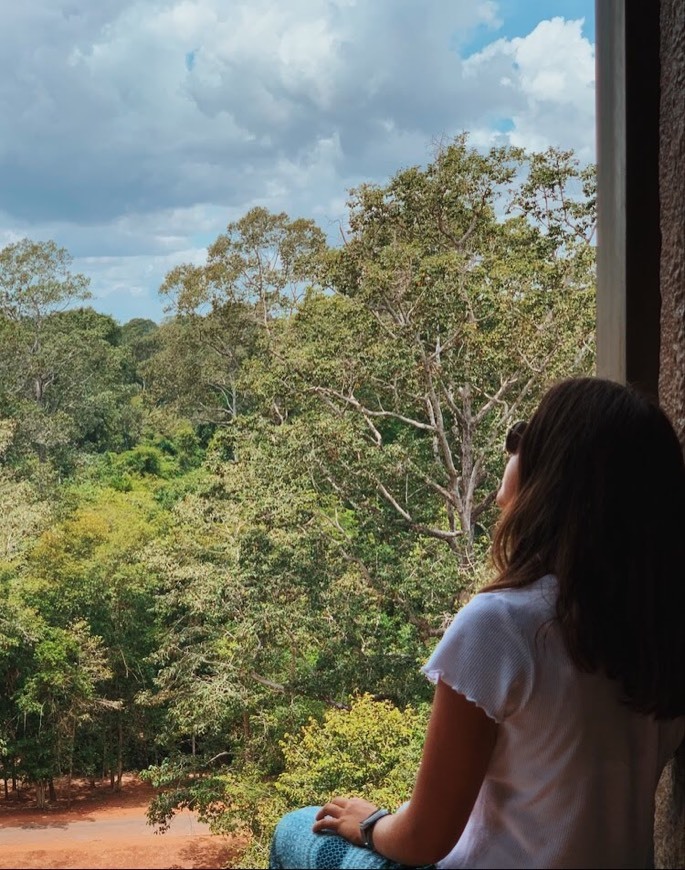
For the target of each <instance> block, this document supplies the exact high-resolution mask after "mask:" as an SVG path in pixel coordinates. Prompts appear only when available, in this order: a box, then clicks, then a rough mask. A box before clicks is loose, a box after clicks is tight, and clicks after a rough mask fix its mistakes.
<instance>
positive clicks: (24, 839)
mask: <svg viewBox="0 0 685 870" xmlns="http://www.w3.org/2000/svg"><path fill="white" fill-rule="evenodd" d="M151 796H152V789H150V788H149V786H147V785H145V784H144V783H141V782H139V781H137V780H135V779H134V778H132V777H129V778H127V780H126V781H125V783H124V788H123V790H122V792H121V793H120V794H112V793H111V792H110V791H109V789H107V788H106V787H103V788H100V789H95V790H90V789H87V788H81V789H79V790H78V792H77V796H76V800H75V801H74V805H73V807H72V808H71V809H70V810H69V811H66V810H65V809H64V808H63V807H62V806H59V805H58V806H57V807H56V808H53V809H48V810H37V809H36V808H35V807H33V806H31V805H24V806H21V807H16V806H14V805H11V804H9V803H7V802H5V801H1V802H0V868H3V870H20V868H41V870H42V868H60V870H71V868H74V870H76V868H84V870H85V868H94V870H95V868H117V870H118V868H130V870H144V868H160V870H170V868H179V870H180V868H220V867H223V866H224V865H225V864H226V862H227V861H228V860H229V859H230V858H231V855H232V853H233V851H234V849H233V847H232V846H231V844H230V842H229V841H228V840H226V839H224V838H222V837H214V836H212V835H211V834H209V831H208V828H207V826H206V825H201V824H200V823H199V822H198V821H197V820H196V819H195V818H194V816H193V815H192V814H191V813H188V812H183V813H180V814H179V815H178V816H176V818H174V820H173V821H172V824H171V827H170V829H169V831H167V832H166V833H165V834H155V832H154V830H153V829H152V828H151V827H150V826H149V825H147V823H146V819H145V810H146V809H147V804H148V802H149V800H150V798H151Z"/></svg>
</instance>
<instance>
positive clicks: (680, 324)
mask: <svg viewBox="0 0 685 870" xmlns="http://www.w3.org/2000/svg"><path fill="white" fill-rule="evenodd" d="M659 140H660V142H659V198H660V213H661V217H660V223H661V270H660V271H661V359H660V366H659V399H660V402H661V404H662V406H663V407H664V409H665V410H666V411H667V413H668V414H669V416H670V418H671V420H672V422H673V424H674V426H675V428H676V431H677V432H678V435H679V437H680V441H681V443H682V444H683V448H684V449H685V4H684V3H683V2H682V0H661V106H660V121H659ZM684 620H685V615H684ZM684 630H685V628H684ZM655 853H656V854H655V858H656V866H657V867H685V747H681V749H680V750H679V752H678V755H677V756H676V759H675V761H674V762H672V763H671V764H670V765H669V767H668V768H667V769H666V771H665V772H664V776H663V777H662V779H661V782H660V783H659V789H658V791H657V812H656V823H655Z"/></svg>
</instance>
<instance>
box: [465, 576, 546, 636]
mask: <svg viewBox="0 0 685 870" xmlns="http://www.w3.org/2000/svg"><path fill="white" fill-rule="evenodd" d="M558 591H559V585H558V582H557V578H556V577H555V576H554V575H553V574H545V576H544V577H540V579H539V580H536V581H535V582H534V583H529V584H528V585H527V586H519V587H513V588H511V587H508V588H503V589H493V590H490V591H487V592H478V593H476V595H474V596H473V598H472V599H471V600H470V601H469V602H468V604H466V605H465V606H464V607H463V608H462V609H461V610H460V611H459V613H458V614H457V618H459V617H461V619H462V620H463V619H465V618H469V619H471V618H484V617H486V616H487V615H492V617H494V618H498V617H499V618H500V619H506V620H512V621H514V622H516V623H522V625H526V626H527V625H529V624H530V623H538V622H539V621H540V620H542V621H545V620H548V619H552V618H553V617H554V614H555V611H556V602H557V595H558Z"/></svg>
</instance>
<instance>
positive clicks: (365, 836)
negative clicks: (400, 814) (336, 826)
mask: <svg viewBox="0 0 685 870" xmlns="http://www.w3.org/2000/svg"><path fill="white" fill-rule="evenodd" d="M389 815H390V810H376V812H375V813H371V815H370V816H367V817H366V818H365V819H362V821H361V822H359V830H360V831H361V835H362V840H363V841H364V845H365V846H366V848H367V849H373V828H374V825H375V824H376V822H378V821H380V820H381V819H382V818H383V816H389Z"/></svg>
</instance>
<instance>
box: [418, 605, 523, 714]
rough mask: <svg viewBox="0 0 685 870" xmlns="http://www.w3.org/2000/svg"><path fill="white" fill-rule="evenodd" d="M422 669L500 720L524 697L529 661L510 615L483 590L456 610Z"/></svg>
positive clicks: (509, 609)
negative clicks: (450, 622) (454, 615)
mask: <svg viewBox="0 0 685 870" xmlns="http://www.w3.org/2000/svg"><path fill="white" fill-rule="evenodd" d="M422 671H423V673H424V674H425V675H426V676H427V677H428V679H429V680H431V682H433V683H437V682H438V680H439V679H442V681H443V682H444V683H447V685H448V686H451V688H453V689H454V690H455V691H456V692H459V693H460V694H462V695H464V696H465V697H466V698H468V700H469V701H472V702H474V703H475V704H477V705H478V706H479V707H481V709H483V710H484V711H485V712H486V713H487V715H488V716H489V717H490V718H491V719H494V720H495V722H504V720H505V719H507V718H508V717H509V716H511V715H513V714H514V713H516V712H517V711H518V710H519V709H521V707H522V706H523V705H524V704H525V702H526V701H527V699H528V697H529V696H530V692H531V689H532V685H533V678H534V660H533V655H532V652H531V650H530V647H529V645H528V643H527V642H526V639H525V637H524V636H523V634H522V632H521V630H520V628H519V626H518V625H517V622H516V614H515V612H514V611H513V610H512V609H511V608H510V607H509V605H508V603H507V602H506V601H505V600H504V598H503V596H501V595H500V594H498V593H496V592H494V593H493V592H483V593H480V594H479V595H476V596H475V597H474V598H472V599H471V601H469V603H468V604H467V605H466V606H465V607H463V608H462V609H461V610H460V611H459V613H458V614H457V615H456V617H455V618H454V621H453V622H452V624H451V625H450V627H449V628H448V629H447V631H446V632H445V634H444V635H443V637H442V640H441V641H440V642H439V643H438V645H437V647H436V648H435V651H434V652H433V655H432V656H431V657H430V659H429V660H428V662H427V663H426V664H425V666H424V667H423V668H422Z"/></svg>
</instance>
